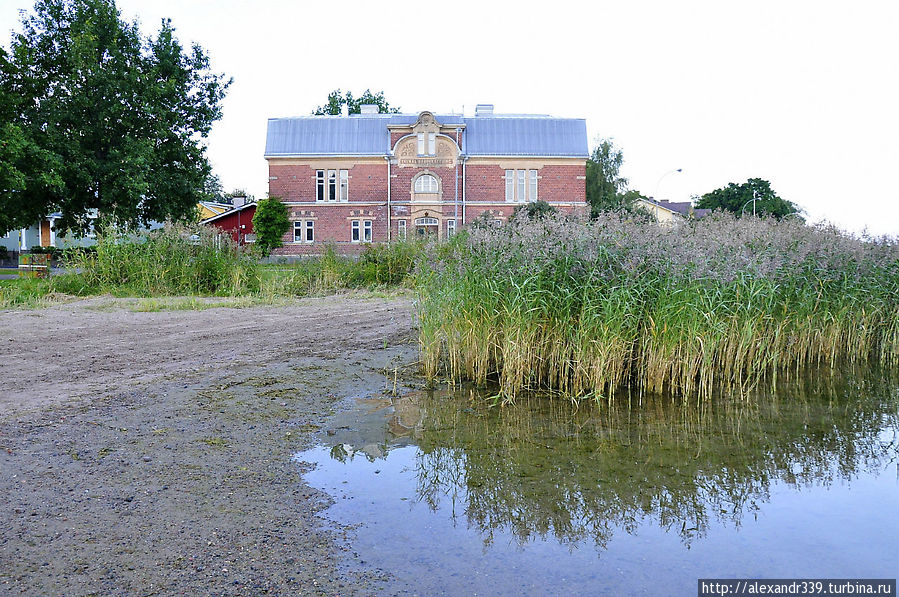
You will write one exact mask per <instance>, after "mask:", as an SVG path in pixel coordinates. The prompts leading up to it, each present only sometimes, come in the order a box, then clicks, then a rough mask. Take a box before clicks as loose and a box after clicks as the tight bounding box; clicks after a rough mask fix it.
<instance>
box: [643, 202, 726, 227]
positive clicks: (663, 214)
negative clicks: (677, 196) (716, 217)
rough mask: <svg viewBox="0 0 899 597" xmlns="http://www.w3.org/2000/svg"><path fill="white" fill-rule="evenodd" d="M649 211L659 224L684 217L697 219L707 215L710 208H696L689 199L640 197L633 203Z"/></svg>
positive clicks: (672, 222)
mask: <svg viewBox="0 0 899 597" xmlns="http://www.w3.org/2000/svg"><path fill="white" fill-rule="evenodd" d="M634 205H635V206H636V207H638V208H640V209H642V210H643V211H645V212H647V213H649V214H650V215H651V216H652V217H654V218H655V219H656V221H657V222H659V223H660V224H668V225H672V224H676V223H677V222H679V221H681V220H684V219H688V220H689V219H693V218H695V219H699V218H704V217H705V216H707V215H708V214H709V213H710V212H711V211H712V210H710V209H696V208H694V207H693V204H692V203H690V202H689V201H668V200H667V199H660V200H656V199H651V198H648V199H647V198H643V197H640V198H639V199H637V201H636V203H635V204H634Z"/></svg>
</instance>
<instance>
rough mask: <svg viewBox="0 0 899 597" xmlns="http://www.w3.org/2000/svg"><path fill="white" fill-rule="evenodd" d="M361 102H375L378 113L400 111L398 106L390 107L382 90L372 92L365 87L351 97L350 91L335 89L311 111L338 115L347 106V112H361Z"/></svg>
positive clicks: (395, 112) (315, 113) (318, 114)
mask: <svg viewBox="0 0 899 597" xmlns="http://www.w3.org/2000/svg"><path fill="white" fill-rule="evenodd" d="M362 104H375V105H376V106H378V113H380V114H397V113H399V111H400V109H399V108H391V107H390V104H389V103H387V100H386V99H385V98H384V92H383V91H379V92H377V93H372V92H371V90H369V89H366V90H365V91H363V92H362V95H360V96H359V97H353V93H352V92H351V91H347V92H346V93H343V92H342V91H341V90H340V89H335V90H334V91H332V92H331V93H329V94H328V101H327V102H325V103H324V104H323V105H321V106H319V107H318V108H316V109H315V110H313V111H312V113H313V114H314V115H317V116H322V115H326V114H331V115H332V116H338V115H340V113H341V109H342V108H343V106H347V108H348V112H349V114H361V113H362Z"/></svg>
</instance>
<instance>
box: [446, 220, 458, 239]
mask: <svg viewBox="0 0 899 597" xmlns="http://www.w3.org/2000/svg"><path fill="white" fill-rule="evenodd" d="M455 235H456V220H447V221H446V238H448V239H449V238H452V237H453V236H455Z"/></svg>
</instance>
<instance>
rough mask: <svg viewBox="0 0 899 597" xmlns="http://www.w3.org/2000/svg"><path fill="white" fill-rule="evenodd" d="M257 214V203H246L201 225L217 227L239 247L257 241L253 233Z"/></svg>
mask: <svg viewBox="0 0 899 597" xmlns="http://www.w3.org/2000/svg"><path fill="white" fill-rule="evenodd" d="M255 213H256V203H245V204H244V205H240V206H237V207H235V208H234V209H231V210H229V211H226V212H224V213H221V214H219V215H217V216H212V217H211V218H206V219H205V220H203V221H202V222H200V223H201V224H205V225H208V226H215V227H216V228H219V229H220V230H221V231H222V232H223V233H225V234H229V235H230V236H231V240H233V241H234V242H235V243H237V244H238V245H239V246H243V245H245V244H247V243H252V242H253V241H255V239H256V236H255V233H254V232H253V215H254V214H255Z"/></svg>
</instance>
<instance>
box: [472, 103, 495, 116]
mask: <svg viewBox="0 0 899 597" xmlns="http://www.w3.org/2000/svg"><path fill="white" fill-rule="evenodd" d="M474 115H475V116H493V104H478V105H477V106H475V108H474Z"/></svg>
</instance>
